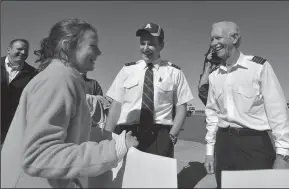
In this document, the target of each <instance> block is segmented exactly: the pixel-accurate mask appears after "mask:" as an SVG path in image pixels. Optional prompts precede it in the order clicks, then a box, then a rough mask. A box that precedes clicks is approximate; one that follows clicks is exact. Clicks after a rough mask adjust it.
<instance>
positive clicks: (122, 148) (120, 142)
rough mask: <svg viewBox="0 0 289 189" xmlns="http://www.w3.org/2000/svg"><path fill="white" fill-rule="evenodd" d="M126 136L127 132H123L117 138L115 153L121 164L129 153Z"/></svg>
mask: <svg viewBox="0 0 289 189" xmlns="http://www.w3.org/2000/svg"><path fill="white" fill-rule="evenodd" d="M125 134H126V132H125V131H123V132H122V133H121V134H120V135H118V136H117V137H115V151H116V155H117V158H118V161H119V162H120V161H121V160H122V158H123V157H124V155H125V154H126V152H127V147H126V144H125Z"/></svg>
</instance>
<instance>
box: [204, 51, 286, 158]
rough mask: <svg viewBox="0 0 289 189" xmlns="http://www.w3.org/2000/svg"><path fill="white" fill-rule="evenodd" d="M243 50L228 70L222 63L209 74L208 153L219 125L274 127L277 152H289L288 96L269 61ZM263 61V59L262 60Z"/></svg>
mask: <svg viewBox="0 0 289 189" xmlns="http://www.w3.org/2000/svg"><path fill="white" fill-rule="evenodd" d="M252 58H253V56H245V55H243V54H242V53H240V57H239V59H238V61H237V63H236V64H235V65H234V66H233V67H232V68H231V70H230V71H227V68H226V67H225V66H220V68H219V69H217V70H216V71H214V72H213V73H212V74H210V76H209V94H208V101H207V105H206V110H205V112H206V116H207V118H206V121H207V130H208V131H207V134H206V141H207V155H213V153H214V144H215V138H216V132H217V129H218V127H223V128H225V127H228V126H229V125H230V126H231V127H238V128H250V129H254V130H259V131H265V130H272V131H273V135H274V136H275V137H276V139H275V146H276V150H277V151H276V152H277V153H279V154H288V155H289V121H288V110H287V107H286V100H285V97H284V94H283V91H282V89H281V86H280V84H279V81H278V79H277V77H276V75H275V73H274V71H273V69H272V67H271V65H270V63H269V62H268V61H266V60H265V59H263V62H262V61H260V60H262V59H261V58H259V62H260V63H257V62H258V59H257V62H254V61H252ZM261 62H262V63H261Z"/></svg>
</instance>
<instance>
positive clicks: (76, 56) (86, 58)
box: [70, 30, 101, 73]
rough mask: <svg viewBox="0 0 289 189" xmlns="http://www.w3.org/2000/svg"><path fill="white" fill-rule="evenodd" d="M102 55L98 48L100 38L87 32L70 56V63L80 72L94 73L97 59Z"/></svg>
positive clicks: (89, 31)
mask: <svg viewBox="0 0 289 189" xmlns="http://www.w3.org/2000/svg"><path fill="white" fill-rule="evenodd" d="M100 54H101V52H100V50H99V48H98V36H97V34H96V33H95V32H93V31H91V30H87V31H85V32H84V33H83V36H82V38H81V39H80V42H79V43H78V45H77V47H76V49H75V50H73V51H72V53H71V55H70V62H71V63H72V65H73V66H74V67H75V68H76V69H77V70H78V71H79V72H80V73H86V72H88V71H92V70H93V69H94V66H95V61H96V59H97V57H98V56H99V55H100Z"/></svg>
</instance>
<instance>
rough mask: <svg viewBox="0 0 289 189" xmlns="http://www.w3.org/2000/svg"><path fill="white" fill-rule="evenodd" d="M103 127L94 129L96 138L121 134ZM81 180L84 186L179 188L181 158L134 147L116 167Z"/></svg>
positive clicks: (95, 139)
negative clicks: (178, 175) (179, 159)
mask: <svg viewBox="0 0 289 189" xmlns="http://www.w3.org/2000/svg"><path fill="white" fill-rule="evenodd" d="M101 130H102V129H100V128H98V127H94V128H92V132H91V140H92V141H95V142H99V141H101V140H105V139H109V140H111V139H115V138H116V137H118V135H117V134H115V133H111V132H108V131H106V130H103V131H101ZM80 180H81V183H82V184H83V187H84V188H86V187H88V188H177V160H176V159H173V158H167V157H163V156H158V155H153V154H149V153H145V152H141V151H139V150H137V149H136V148H133V147H131V148H130V149H129V151H128V153H127V155H126V156H125V157H124V159H123V160H122V161H120V162H119V163H118V166H117V167H116V168H113V169H112V170H110V171H107V172H105V173H103V174H101V175H99V176H97V177H90V178H89V179H88V181H85V179H84V178H83V179H80Z"/></svg>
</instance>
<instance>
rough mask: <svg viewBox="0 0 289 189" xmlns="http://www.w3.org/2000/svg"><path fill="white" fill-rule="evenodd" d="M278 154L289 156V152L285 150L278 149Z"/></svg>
mask: <svg viewBox="0 0 289 189" xmlns="http://www.w3.org/2000/svg"><path fill="white" fill-rule="evenodd" d="M276 154H281V155H289V150H288V149H285V148H276Z"/></svg>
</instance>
